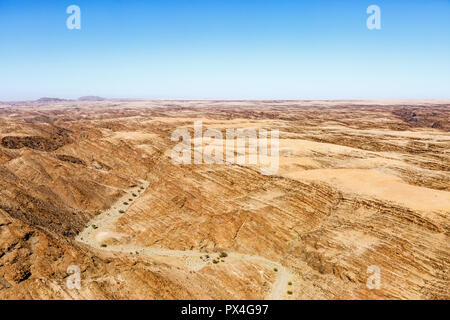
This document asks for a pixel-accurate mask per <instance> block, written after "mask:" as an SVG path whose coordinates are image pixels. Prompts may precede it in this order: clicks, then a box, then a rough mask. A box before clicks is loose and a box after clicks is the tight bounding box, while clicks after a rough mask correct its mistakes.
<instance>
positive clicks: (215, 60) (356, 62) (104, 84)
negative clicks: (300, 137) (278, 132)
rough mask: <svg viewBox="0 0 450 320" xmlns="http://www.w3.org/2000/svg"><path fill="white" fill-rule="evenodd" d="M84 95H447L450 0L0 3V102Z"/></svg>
mask: <svg viewBox="0 0 450 320" xmlns="http://www.w3.org/2000/svg"><path fill="white" fill-rule="evenodd" d="M72 4H75V5H78V6H79V7H80V8H81V30H69V29H67V27H66V19H67V18H68V16H69V14H67V13H66V8H67V7H68V6H69V5H72ZM371 4H376V5H378V6H379V7H380V8H381V27H382V28H381V30H368V29H367V27H366V19H367V17H368V14H367V13H366V8H367V7H368V6H369V5H371ZM83 95H100V96H105V97H111V98H121V97H123V98H187V99H191V98H192V99H195V98H198V99H208V98H221V99H341V98H353V99H359V98H450V1H449V0H428V1H425V0H423V1H415V0H408V1H407V0H388V1H380V0H371V1H350V0H343V1H324V0H316V1H313V0H310V1H300V0H295V1H294V0H291V1H287V0H270V1H264V0H183V1H181V0H180V1H175V0H164V1H157V0H149V1H133V0H122V1H114V0H110V1H100V0H87V1H84V0H83V1H82V0H71V1H32V0H28V1H25V0H0V100H27V99H36V98H39V97H42V96H52V97H64V98H76V97H79V96H83Z"/></svg>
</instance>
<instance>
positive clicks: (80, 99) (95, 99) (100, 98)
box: [78, 96, 106, 101]
mask: <svg viewBox="0 0 450 320" xmlns="http://www.w3.org/2000/svg"><path fill="white" fill-rule="evenodd" d="M103 100H106V99H105V98H102V97H98V96H84V97H79V98H78V101H103Z"/></svg>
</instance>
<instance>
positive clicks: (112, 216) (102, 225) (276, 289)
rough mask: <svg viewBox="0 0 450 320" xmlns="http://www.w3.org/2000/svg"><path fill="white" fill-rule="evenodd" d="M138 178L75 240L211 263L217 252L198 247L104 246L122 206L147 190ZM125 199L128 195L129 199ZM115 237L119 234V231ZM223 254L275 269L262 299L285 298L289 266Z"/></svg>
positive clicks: (168, 259)
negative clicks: (271, 280) (137, 180)
mask: <svg viewBox="0 0 450 320" xmlns="http://www.w3.org/2000/svg"><path fill="white" fill-rule="evenodd" d="M139 182H140V183H141V185H140V186H137V187H134V188H131V189H129V190H128V191H126V193H125V195H124V196H122V197H121V198H120V199H119V200H117V202H116V203H115V204H114V205H113V206H111V208H109V209H107V210H105V211H103V212H102V213H100V214H99V215H97V216H95V217H94V218H92V219H91V220H90V221H89V222H88V224H87V226H86V228H85V229H84V230H83V231H82V232H80V233H79V234H78V235H77V236H76V238H75V240H77V241H79V242H82V243H84V244H87V245H89V246H91V247H93V248H95V249H98V250H104V251H113V252H121V253H129V254H135V253H137V252H138V253H139V254H140V255H144V256H148V257H152V258H154V259H155V260H161V261H162V262H165V263H169V264H177V263H178V264H180V263H181V264H183V265H184V266H185V267H187V268H189V269H191V270H194V271H197V270H200V269H201V268H203V267H204V266H207V265H211V263H212V262H211V261H212V257H213V256H214V255H216V256H218V255H219V254H218V253H214V254H213V253H210V254H208V253H205V252H198V251H183V250H170V249H165V248H157V247H147V246H136V245H127V244H120V241H119V244H116V243H114V244H108V245H107V246H105V244H104V242H105V241H107V240H108V239H111V237H114V236H115V234H114V233H112V232H111V231H110V230H109V227H110V226H111V225H113V224H114V223H115V222H116V221H117V220H118V219H119V217H120V216H122V215H123V214H125V213H126V210H127V209H128V208H129V207H130V206H131V205H132V203H133V202H134V201H136V200H137V199H138V198H139V197H140V196H141V195H142V194H143V193H144V192H145V191H146V190H147V188H148V186H149V183H148V181H145V180H139ZM142 188H143V189H142ZM129 199H132V201H130V200H129ZM118 238H120V235H119V237H118ZM227 254H228V257H227V259H229V258H231V259H241V260H246V261H249V262H253V263H256V264H258V265H261V266H263V267H265V268H267V269H271V270H277V271H276V279H275V281H274V282H273V283H272V288H271V291H270V292H269V293H268V294H267V296H266V297H265V299H266V300H282V299H284V298H286V293H287V288H288V283H289V281H290V280H292V278H293V274H292V273H291V271H290V270H289V269H287V268H285V267H284V266H282V265H281V264H280V263H278V262H274V261H272V260H269V259H267V258H264V257H261V256H258V255H249V254H243V253H237V252H227ZM206 255H210V256H211V257H210V258H209V259H199V258H202V257H203V258H204V257H205V256H206ZM194 258H195V259H194ZM173 259H175V260H173ZM177 260H178V261H177ZM261 272H263V271H261Z"/></svg>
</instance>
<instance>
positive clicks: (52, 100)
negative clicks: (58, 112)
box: [36, 97, 67, 102]
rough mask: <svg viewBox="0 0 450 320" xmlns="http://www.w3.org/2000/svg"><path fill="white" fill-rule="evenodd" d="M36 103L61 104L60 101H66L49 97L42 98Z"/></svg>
mask: <svg viewBox="0 0 450 320" xmlns="http://www.w3.org/2000/svg"><path fill="white" fill-rule="evenodd" d="M36 101H38V102H61V101H67V100H66V99H60V98H50V97H43V98H39V99H38V100H36Z"/></svg>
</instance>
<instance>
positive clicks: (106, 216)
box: [0, 97, 450, 300]
mask: <svg viewBox="0 0 450 320" xmlns="http://www.w3.org/2000/svg"><path fill="white" fill-rule="evenodd" d="M196 120H201V121H202V123H203V129H204V130H206V129H208V128H210V129H217V130H220V131H224V130H225V129H227V128H236V129H237V128H244V129H245V128H254V129H266V130H274V129H276V130H279V168H278V171H277V172H276V173H275V174H272V175H263V174H261V172H260V170H259V168H258V166H257V165H247V164H229V163H223V164H216V163H214V164H205V163H203V164H176V163H174V162H173V161H172V159H171V152H172V149H173V147H174V146H175V145H176V144H177V142H174V141H173V140H172V139H171V135H172V133H173V132H174V131H175V130H176V129H177V128H185V129H187V130H189V131H190V132H191V131H192V128H193V124H194V121H196ZM449 215H450V101H446V100H428V101H427V100H404V101H401V100H395V101H394V100H393V101H388V100H380V101H362V100H361V101H359V100H348V101H344V100H321V101H314V100H308V101H306V100H301V101H283V100H271V101H263V100H258V101H256V100H255V101H249V100H240V101H238V100H234V101H231V100H230V101H223V100H198V101H187V100H171V101H170V100H107V99H97V98H95V97H83V98H82V99H79V100H59V99H52V98H44V99H40V100H37V101H30V102H3V103H1V102H0V299H293V300H296V299H449V298H450V282H449V277H448V274H449V266H450V218H449ZM71 265H75V266H78V267H79V268H80V270H81V287H80V288H79V289H73V288H68V287H67V284H66V281H67V279H68V277H69V276H70V274H69V273H68V272H67V270H68V267H69V266H71ZM369 266H377V267H378V268H379V270H380V276H381V279H380V287H379V288H377V289H371V288H368V286H367V279H368V277H369V276H370V275H369V274H368V273H367V270H368V267H369Z"/></svg>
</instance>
